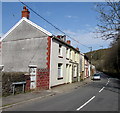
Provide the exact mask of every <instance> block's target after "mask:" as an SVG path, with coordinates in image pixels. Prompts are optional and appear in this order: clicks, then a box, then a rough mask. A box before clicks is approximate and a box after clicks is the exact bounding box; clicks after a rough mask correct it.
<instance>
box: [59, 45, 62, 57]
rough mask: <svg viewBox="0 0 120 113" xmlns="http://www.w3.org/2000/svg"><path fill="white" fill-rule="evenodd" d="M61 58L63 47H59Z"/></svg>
mask: <svg viewBox="0 0 120 113" xmlns="http://www.w3.org/2000/svg"><path fill="white" fill-rule="evenodd" d="M59 56H62V45H59Z"/></svg>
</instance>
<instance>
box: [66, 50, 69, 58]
mask: <svg viewBox="0 0 120 113" xmlns="http://www.w3.org/2000/svg"><path fill="white" fill-rule="evenodd" d="M66 55H67V58H69V49H68V48H66Z"/></svg>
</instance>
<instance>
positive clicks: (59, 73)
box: [58, 63, 63, 78]
mask: <svg viewBox="0 0 120 113" xmlns="http://www.w3.org/2000/svg"><path fill="white" fill-rule="evenodd" d="M58 78H63V75H62V64H61V63H59V64H58Z"/></svg>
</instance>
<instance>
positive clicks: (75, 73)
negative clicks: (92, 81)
mask: <svg viewBox="0 0 120 113" xmlns="http://www.w3.org/2000/svg"><path fill="white" fill-rule="evenodd" d="M73 71H74V75H73V76H74V77H77V66H74V70H73Z"/></svg>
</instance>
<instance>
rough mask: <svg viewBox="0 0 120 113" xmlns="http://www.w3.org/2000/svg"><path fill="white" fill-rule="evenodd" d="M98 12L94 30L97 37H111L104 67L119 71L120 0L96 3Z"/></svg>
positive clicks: (108, 69) (106, 38)
mask: <svg viewBox="0 0 120 113" xmlns="http://www.w3.org/2000/svg"><path fill="white" fill-rule="evenodd" d="M96 11H97V12H98V14H99V17H98V20H99V22H98V24H97V26H98V28H97V30H96V32H97V33H98V34H99V35H98V36H99V38H102V39H105V40H108V39H113V42H112V43H111V47H110V48H111V49H110V51H109V53H107V54H106V58H105V59H104V67H103V68H106V69H107V71H109V72H111V71H112V72H113V71H114V72H116V73H117V74H118V75H119V73H120V65H119V63H120V1H118V2H115V1H110V0H109V1H107V2H105V3H99V4H97V5H96Z"/></svg>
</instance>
